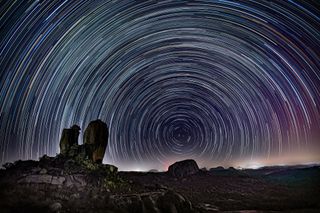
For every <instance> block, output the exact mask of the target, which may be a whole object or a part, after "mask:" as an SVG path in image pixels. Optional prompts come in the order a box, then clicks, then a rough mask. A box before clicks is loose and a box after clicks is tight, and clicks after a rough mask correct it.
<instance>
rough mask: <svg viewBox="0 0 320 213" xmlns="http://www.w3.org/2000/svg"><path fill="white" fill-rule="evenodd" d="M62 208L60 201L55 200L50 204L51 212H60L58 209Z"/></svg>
mask: <svg viewBox="0 0 320 213" xmlns="http://www.w3.org/2000/svg"><path fill="white" fill-rule="evenodd" d="M61 209H62V205H61V203H58V202H55V203H53V204H51V205H50V211H51V212H56V213H58V212H60V210H61Z"/></svg>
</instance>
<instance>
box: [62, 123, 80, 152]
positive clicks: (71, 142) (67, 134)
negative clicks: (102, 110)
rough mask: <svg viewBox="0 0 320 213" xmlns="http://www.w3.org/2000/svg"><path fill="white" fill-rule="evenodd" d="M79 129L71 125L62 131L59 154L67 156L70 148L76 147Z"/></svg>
mask: <svg viewBox="0 0 320 213" xmlns="http://www.w3.org/2000/svg"><path fill="white" fill-rule="evenodd" d="M79 131H80V127H79V126H77V125H73V126H72V127H71V128H70V129H63V131H62V135H61V139H60V153H61V154H63V155H68V154H69V151H70V149H71V147H72V146H75V145H78V137H79Z"/></svg>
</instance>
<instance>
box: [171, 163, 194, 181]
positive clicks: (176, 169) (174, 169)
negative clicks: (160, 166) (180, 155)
mask: <svg viewBox="0 0 320 213" xmlns="http://www.w3.org/2000/svg"><path fill="white" fill-rule="evenodd" d="M197 172H199V167H198V165H197V163H196V162H195V161H194V160H183V161H178V162H176V163H174V164H172V165H171V166H169V169H168V173H169V174H170V175H171V176H173V177H178V178H183V177H187V176H189V175H192V174H196V173H197Z"/></svg>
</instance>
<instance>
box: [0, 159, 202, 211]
mask: <svg viewBox="0 0 320 213" xmlns="http://www.w3.org/2000/svg"><path fill="white" fill-rule="evenodd" d="M4 167H5V170H1V171H0V189H1V190H0V196H1V197H2V198H3V199H1V200H0V209H1V212H86V213H87V212H110V213H111V212H114V213H116V212H120V213H153V212H154V213H189V212H190V213H192V212H198V211H197V210H196V209H194V208H193V207H192V204H191V202H190V201H189V200H188V199H187V198H186V197H184V196H183V195H181V194H180V193H178V192H175V191H172V190H170V189H169V188H167V187H166V186H162V185H155V186H152V185H148V184H146V185H145V186H144V185H141V184H137V183H134V182H131V181H130V180H128V179H125V178H121V177H120V176H119V175H118V172H117V167H115V166H113V165H108V164H101V163H95V162H93V161H91V160H85V159H78V158H70V157H67V156H66V155H62V154H60V155H58V156H56V157H48V156H46V155H45V156H43V157H42V158H40V160H39V161H31V160H28V161H16V162H15V163H8V164H6V165H4ZM18 207H20V208H18Z"/></svg>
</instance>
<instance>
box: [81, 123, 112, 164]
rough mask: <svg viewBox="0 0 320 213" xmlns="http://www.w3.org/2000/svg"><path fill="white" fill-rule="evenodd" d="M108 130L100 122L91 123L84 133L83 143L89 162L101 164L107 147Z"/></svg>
mask: <svg viewBox="0 0 320 213" xmlns="http://www.w3.org/2000/svg"><path fill="white" fill-rule="evenodd" d="M108 136H109V130H108V126H107V124H105V123H104V122H102V121H101V120H95V121H91V122H90V123H89V125H88V127H87V129H86V130H85V132H84V136H83V141H84V145H85V149H86V153H87V155H88V158H89V159H90V160H93V161H94V162H98V163H101V162H102V160H103V157H104V153H105V151H106V148H107V145H108Z"/></svg>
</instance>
